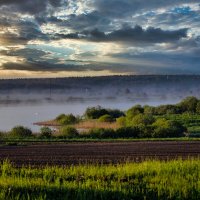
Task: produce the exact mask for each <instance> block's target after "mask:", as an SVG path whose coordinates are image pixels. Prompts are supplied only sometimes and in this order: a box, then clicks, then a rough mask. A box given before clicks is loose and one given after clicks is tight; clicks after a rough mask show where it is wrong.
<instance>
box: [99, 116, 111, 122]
mask: <svg viewBox="0 0 200 200" xmlns="http://www.w3.org/2000/svg"><path fill="white" fill-rule="evenodd" d="M98 121H99V122H113V121H115V120H114V119H113V118H112V116H110V115H108V114H106V115H103V116H101V117H100V118H99V119H98Z"/></svg>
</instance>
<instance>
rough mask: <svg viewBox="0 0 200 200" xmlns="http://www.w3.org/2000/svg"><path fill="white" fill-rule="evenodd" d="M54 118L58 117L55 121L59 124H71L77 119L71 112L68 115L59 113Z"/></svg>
mask: <svg viewBox="0 0 200 200" xmlns="http://www.w3.org/2000/svg"><path fill="white" fill-rule="evenodd" d="M56 119H58V120H57V121H58V122H59V124H61V125H71V124H75V123H76V122H77V121H78V120H77V119H76V117H75V116H74V115H72V114H69V115H63V114H61V115H59V116H58V117H57V118H56Z"/></svg>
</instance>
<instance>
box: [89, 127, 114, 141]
mask: <svg viewBox="0 0 200 200" xmlns="http://www.w3.org/2000/svg"><path fill="white" fill-rule="evenodd" d="M86 136H87V137H89V138H98V139H104V138H116V133H115V131H114V130H113V129H104V128H93V129H90V130H89V131H88V132H87V134H86Z"/></svg>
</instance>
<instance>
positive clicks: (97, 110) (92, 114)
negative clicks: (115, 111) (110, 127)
mask: <svg viewBox="0 0 200 200" xmlns="http://www.w3.org/2000/svg"><path fill="white" fill-rule="evenodd" d="M106 114H109V112H108V111H107V110H106V109H104V108H102V107H101V106H97V107H90V108H87V109H86V111H85V114H84V116H85V117H86V118H87V119H98V118H99V117H101V116H103V115H106Z"/></svg>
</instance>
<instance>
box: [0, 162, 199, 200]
mask: <svg viewBox="0 0 200 200" xmlns="http://www.w3.org/2000/svg"><path fill="white" fill-rule="evenodd" d="M199 172H200V160H199V159H191V160H185V161H182V160H173V161H168V162H161V161H145V162H142V163H126V164H118V165H80V166H71V167H48V166H46V167H43V168H36V169H35V168H31V167H27V168H25V167H22V168H15V167H13V166H12V165H11V164H10V163H9V162H8V161H5V162H4V163H3V164H1V165H0V199H2V200H4V199H6V200H11V199H19V200H27V199H46V200H47V199H48V200H57V199H59V200H60V199H70V200H71V199H81V200H82V199H83V200H84V199H85V200H86V199H87V200H90V199H91V200H93V199H110V200H112V199H137V200H140V199H180V200H184V199H185V200H186V199H190V200H197V199H199V198H200V173H199Z"/></svg>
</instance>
